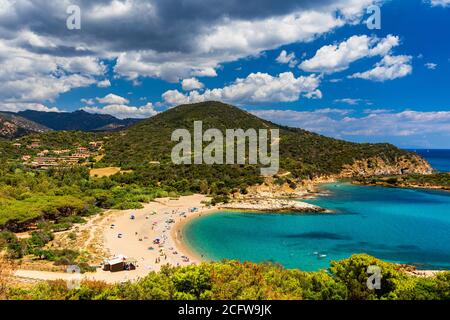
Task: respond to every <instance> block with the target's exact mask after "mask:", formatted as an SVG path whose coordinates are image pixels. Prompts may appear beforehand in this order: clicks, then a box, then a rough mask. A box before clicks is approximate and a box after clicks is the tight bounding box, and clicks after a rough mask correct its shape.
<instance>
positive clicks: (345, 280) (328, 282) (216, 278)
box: [0, 254, 450, 300]
mask: <svg viewBox="0 0 450 320" xmlns="http://www.w3.org/2000/svg"><path fill="white" fill-rule="evenodd" d="M370 265H377V266H379V267H380V268H381V273H382V280H381V289H380V290H369V289H368V287H367V284H366V282H367V279H368V276H369V275H368V274H367V272H366V271H367V268H368V267H369V266H370ZM0 283H1V280H0ZM1 288H2V289H1ZM0 290H2V291H0V297H2V298H3V299H38V300H47V299H51V300H55V299H56V300H73V299H83V300H112V299H113V300H116V299H122V300H216V299H222V300H236V299H237V300H249V299H251V300H259V299H278V300H281V299H291V300H378V299H380V300H430V299H432V300H449V299H450V272H442V273H439V274H438V275H436V276H435V277H432V278H419V277H414V276H411V275H408V274H406V273H404V272H403V271H401V270H400V267H399V266H398V265H394V264H391V263H387V262H383V261H380V260H378V259H376V258H373V257H371V256H368V255H364V254H361V255H354V256H352V257H350V258H349V259H345V260H342V261H337V262H332V263H331V267H330V268H329V270H328V271H318V272H302V271H300V270H287V269H284V268H282V267H281V266H279V265H274V264H254V263H239V262H237V261H223V262H215V263H203V264H201V265H199V266H187V267H169V266H165V267H163V268H162V270H161V271H160V272H158V273H156V272H151V273H150V274H148V275H147V276H146V277H144V278H142V279H141V280H139V281H137V282H134V283H124V284H116V285H112V284H106V283H104V282H98V281H84V282H82V284H81V286H80V287H79V288H77V289H68V288H67V284H66V282H64V281H49V282H42V283H40V284H38V285H35V286H33V287H26V286H25V287H18V286H12V285H3V286H0Z"/></svg>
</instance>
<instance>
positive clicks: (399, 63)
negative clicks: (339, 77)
mask: <svg viewBox="0 0 450 320" xmlns="http://www.w3.org/2000/svg"><path fill="white" fill-rule="evenodd" d="M411 60H412V57H411V56H404V55H401V56H389V55H388V56H385V57H384V58H383V59H382V60H381V61H380V62H378V63H377V64H376V65H375V67H374V68H373V69H371V70H368V71H365V72H357V73H355V74H353V75H351V76H349V78H360V79H366V80H372V81H378V82H383V81H386V80H394V79H397V78H402V77H405V76H407V75H409V74H411V73H412V66H411Z"/></svg>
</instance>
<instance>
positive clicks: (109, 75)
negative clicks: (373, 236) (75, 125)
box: [0, 0, 450, 148]
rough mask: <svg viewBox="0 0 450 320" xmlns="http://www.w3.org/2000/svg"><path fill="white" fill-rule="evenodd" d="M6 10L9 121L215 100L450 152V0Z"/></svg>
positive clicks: (128, 0)
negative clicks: (374, 23) (72, 22)
mask: <svg viewBox="0 0 450 320" xmlns="http://www.w3.org/2000/svg"><path fill="white" fill-rule="evenodd" d="M202 2H203V4H204V5H202V6H201V5H200V4H202ZM5 3H6V4H7V5H5V6H3V9H0V70H1V69H3V71H0V80H2V84H1V85H0V109H1V110H9V111H19V110H24V109H36V110H43V111H74V110H78V109H80V108H82V109H84V110H86V111H88V112H95V113H109V114H113V115H115V116H117V117H120V118H125V117H139V118H143V117H149V116H153V115H155V114H156V113H157V112H161V111H164V110H166V109H168V108H171V107H173V106H175V105H178V104H181V103H190V102H198V101H204V100H211V99H214V100H221V101H224V102H228V103H231V104H234V105H237V106H239V107H242V108H244V109H247V110H249V111H250V112H252V113H254V114H256V115H258V116H260V117H263V118H265V119H268V120H272V121H274V122H276V123H281V124H286V125H290V126H295V127H302V128H305V129H308V130H312V131H315V132H318V133H322V134H325V135H328V136H333V137H337V138H342V139H346V140H351V141H357V142H391V143H394V144H396V145H398V146H400V147H412V148H418V147H423V148H450V90H449V89H450V33H449V30H450V1H448V0H430V1H428V0H408V1H406V0H392V1H370V0H361V1H358V0H338V1H331V0H323V1H300V0H297V1H286V2H285V4H284V5H278V6H277V4H276V2H275V1H269V0H264V1H260V2H254V1H253V0H249V1H248V3H246V4H242V3H239V2H238V1H236V2H235V1H230V2H229V3H228V5H227V6H223V8H221V6H222V5H223V4H221V2H220V1H216V0H210V1H206V0H205V1H193V0H192V1H191V0H188V1H184V2H182V1H178V0H166V1H160V0H153V1H146V2H145V1H139V0H99V1H82V0H80V1H71V2H69V1H61V2H58V5H53V6H49V5H48V1H47V2H45V1H40V0H38V1H27V0H19V1H17V2H16V3H13V2H11V3H10V1H8V0H6V1H5ZM255 3H256V4H257V5H256V6H255ZM373 3H375V4H377V5H378V6H380V8H381V29H380V30H370V29H369V28H368V27H367V25H366V24H365V20H366V19H367V18H368V17H369V14H367V12H366V8H367V7H368V6H370V5H371V4H373ZM70 4H77V5H78V6H79V7H80V9H81V29H80V30H67V29H66V26H65V25H66V19H67V13H66V9H67V6H68V5H70ZM255 8H257V9H255ZM42 12H46V14H45V15H43V14H42Z"/></svg>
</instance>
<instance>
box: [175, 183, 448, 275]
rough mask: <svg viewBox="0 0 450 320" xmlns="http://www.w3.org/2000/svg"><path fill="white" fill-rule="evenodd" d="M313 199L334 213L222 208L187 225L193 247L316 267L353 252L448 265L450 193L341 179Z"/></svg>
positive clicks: (209, 253)
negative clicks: (328, 192) (227, 209)
mask: <svg viewBox="0 0 450 320" xmlns="http://www.w3.org/2000/svg"><path fill="white" fill-rule="evenodd" d="M324 188H326V189H327V190H329V191H330V194H329V195H328V196H320V197H319V198H317V199H313V200H308V202H310V203H313V204H317V205H319V206H322V207H325V208H328V209H332V210H334V211H335V213H334V214H319V215H318V214H311V215H286V214H252V213H242V212H232V213H230V212H221V213H217V214H213V215H208V216H204V217H201V218H198V219H195V220H192V221H191V222H190V223H188V224H187V225H186V226H185V228H184V230H183V232H184V235H185V239H186V241H187V243H188V245H189V246H190V247H192V249H193V250H194V251H196V252H198V253H199V254H203V255H204V256H205V257H207V258H209V259H212V260H221V259H225V258H226V259H239V260H242V261H254V262H262V261H274V262H277V263H280V264H282V265H284V266H285V267H288V268H300V269H302V270H308V271H313V270H318V269H323V268H327V267H328V266H329V262H330V260H340V259H343V258H347V257H349V256H350V255H351V254H353V253H362V252H364V253H368V254H370V255H373V256H376V257H378V258H381V259H384V260H387V261H392V262H398V263H408V264H414V265H417V266H418V267H419V268H421V269H450V192H441V191H426V190H410V189H393V188H384V187H366V186H354V185H350V184H336V185H334V184H333V185H326V186H324Z"/></svg>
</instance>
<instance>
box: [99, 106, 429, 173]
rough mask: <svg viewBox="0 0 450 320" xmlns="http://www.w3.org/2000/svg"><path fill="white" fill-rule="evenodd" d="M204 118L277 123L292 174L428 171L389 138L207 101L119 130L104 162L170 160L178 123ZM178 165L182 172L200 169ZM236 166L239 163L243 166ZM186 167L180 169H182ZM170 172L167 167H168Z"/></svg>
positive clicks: (207, 124)
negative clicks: (327, 129)
mask: <svg viewBox="0 0 450 320" xmlns="http://www.w3.org/2000/svg"><path fill="white" fill-rule="evenodd" d="M200 120H201V121H202V122H203V130H207V129H209V128H218V129H220V130H221V131H222V132H224V130H225V129H238V128H241V129H244V130H246V129H249V128H254V129H270V128H272V129H279V130H280V160H281V168H282V169H283V170H284V171H288V172H290V173H291V176H292V177H293V178H314V177H318V176H326V175H338V174H342V175H345V176H352V175H372V174H402V173H428V172H429V171H430V167H429V165H428V163H427V162H426V161H425V160H423V159H422V158H420V157H419V156H418V155H416V154H415V153H411V152H407V151H404V150H401V149H398V148H397V147H395V146H393V145H391V144H386V143H382V144H358V143H351V142H347V141H343V140H338V139H333V138H329V137H325V136H322V135H319V134H316V133H312V132H308V131H305V130H302V129H299V128H290V127H285V126H280V125H277V124H274V123H272V122H269V121H266V120H263V119H260V118H258V117H256V116H254V115H252V114H250V113H248V112H246V111H244V110H242V109H239V108H237V107H234V106H231V105H228V104H224V103H220V102H204V103H197V104H190V105H181V106H178V107H175V108H172V109H169V110H168V111H166V112H163V113H160V114H158V115H156V116H154V117H152V118H149V119H146V120H143V121H141V122H139V123H137V124H135V125H133V126H131V127H130V128H128V129H127V130H125V131H123V132H121V133H120V134H119V135H118V137H117V138H116V139H113V140H111V141H110V142H109V143H108V145H107V146H106V155H105V158H104V161H105V163H108V164H113V165H117V166H123V167H127V168H139V167H143V166H144V167H146V166H148V165H149V164H150V163H152V162H154V161H159V162H160V163H161V165H162V166H164V165H167V166H170V165H171V161H170V154H171V150H172V148H173V146H174V145H175V144H176V143H175V142H172V141H171V134H172V132H173V131H174V130H176V129H188V130H189V131H190V132H193V123H194V121H200ZM193 167H195V166H192V168H186V167H183V169H180V167H179V166H178V167H176V166H174V168H173V170H176V171H177V173H178V174H180V175H181V176H182V177H183V176H185V174H186V173H188V172H190V174H191V175H192V171H194V170H196V169H195V168H193ZM242 167H248V166H241V167H239V166H237V167H235V169H237V170H241V169H242ZM180 170H181V171H183V172H178V171H180ZM168 174H169V173H168Z"/></svg>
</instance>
